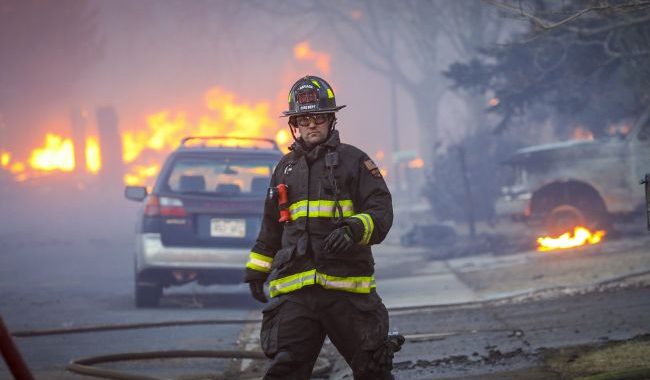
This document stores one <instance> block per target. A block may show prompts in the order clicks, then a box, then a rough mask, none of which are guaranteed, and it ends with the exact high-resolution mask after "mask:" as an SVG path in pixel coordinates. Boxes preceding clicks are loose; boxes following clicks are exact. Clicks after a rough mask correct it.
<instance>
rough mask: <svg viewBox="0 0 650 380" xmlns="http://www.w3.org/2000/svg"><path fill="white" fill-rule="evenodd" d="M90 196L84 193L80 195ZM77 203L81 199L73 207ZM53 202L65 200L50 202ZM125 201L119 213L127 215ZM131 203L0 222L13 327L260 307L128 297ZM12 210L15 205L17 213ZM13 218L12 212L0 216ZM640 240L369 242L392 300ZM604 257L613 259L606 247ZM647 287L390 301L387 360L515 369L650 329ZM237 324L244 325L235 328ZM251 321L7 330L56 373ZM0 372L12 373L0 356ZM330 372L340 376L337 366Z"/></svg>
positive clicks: (221, 333) (613, 266)
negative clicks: (552, 353) (456, 251)
mask: <svg viewBox="0 0 650 380" xmlns="http://www.w3.org/2000/svg"><path fill="white" fill-rule="evenodd" d="M89 204H92V203H91V202H89ZM79 207H81V206H79ZM61 208H64V206H61ZM127 211H128V212H127ZM132 211H133V210H125V213H124V214H121V215H114V216H112V218H102V219H97V218H86V219H84V218H75V219H66V218H60V219H56V218H52V215H51V214H54V215H56V214H57V212H58V210H57V209H54V210H50V211H49V214H50V215H49V217H48V218H41V219H38V218H31V219H29V218H24V219H22V220H18V221H16V222H14V221H13V220H14V219H11V215H9V217H8V218H7V219H5V220H4V221H3V222H2V224H0V252H2V254H0V295H1V296H0V314H1V315H2V317H3V319H4V321H5V323H6V324H7V326H8V327H9V329H10V330H12V331H24V330H39V329H49V328H61V327H79V326H88V325H104V324H124V323H143V322H165V321H173V320H181V321H187V320H198V319H202V320H203V319H247V318H258V317H259V309H260V307H259V305H257V304H256V303H255V302H254V301H253V300H252V299H251V298H250V296H249V295H248V293H247V289H246V288H245V286H241V287H231V288H218V287H209V288H204V287H200V286H198V285H197V286H192V285H189V286H186V287H183V288H179V289H176V290H174V291H173V292H171V293H169V292H168V293H166V296H165V297H164V298H163V301H162V305H161V307H160V308H157V309H136V308H135V307H134V306H133V293H132V288H133V279H132V275H133V267H132V263H133V256H132V243H133V232H132V226H133V221H132V220H131V219H132V218H129V217H128V216H125V215H132ZM16 212H19V211H16ZM10 221H11V222H10ZM647 243H648V242H647V239H646V240H643V239H641V240H639V241H636V243H634V244H631V243H630V244H628V243H625V242H623V243H621V242H619V243H616V242H613V243H611V244H609V245H603V248H595V249H591V250H583V251H580V250H578V251H576V252H573V253H570V254H569V253H567V254H564V255H554V256H540V255H538V254H536V253H531V252H527V253H521V254H517V255H510V256H486V255H483V256H478V257H475V258H463V259H456V260H448V261H439V262H435V261H434V262H431V261H427V260H426V252H424V251H423V250H405V249H402V248H399V247H395V246H389V245H386V246H383V247H380V248H378V249H377V250H376V261H377V266H378V285H379V289H380V294H381V295H382V296H383V297H384V300H385V302H386V304H387V305H388V306H389V307H400V306H406V305H409V304H418V305H440V304H449V303H456V302H472V301H485V300H490V299H493V298H498V296H503V295H512V294H520V293H522V292H526V291H530V290H534V289H539V288H542V289H546V288H549V287H553V286H566V287H567V288H572V287H579V286H580V285H584V284H586V283H590V282H594V281H596V282H597V281H602V280H607V279H608V278H610V277H616V276H620V275H622V274H625V273H630V272H634V271H640V270H647V269H650V254H648V252H647V251H648V249H647V247H648V244H647ZM614 254H615V256H614ZM648 294H649V293H648V288H647V287H644V286H643V285H638V284H637V285H635V286H630V287H625V288H614V289H608V290H607V291H604V292H598V291H596V292H589V293H586V294H582V293H580V292H573V293H570V295H569V296H567V295H564V296H562V294H559V295H560V296H561V297H555V298H553V297H551V299H548V297H547V298H544V299H542V300H536V299H533V300H532V301H530V302H523V303H506V304H490V305H488V306H483V307H466V306H465V307H440V306H437V307H433V308H430V309H426V310H418V311H409V312H405V311H399V312H398V311H393V312H392V313H391V325H392V326H393V327H394V328H398V329H399V330H400V332H402V333H405V334H408V335H410V336H411V339H410V340H409V342H408V343H407V345H406V346H405V348H404V350H403V351H402V352H400V353H399V354H398V355H397V357H396V372H395V373H396V378H397V379H430V378H438V377H443V378H444V377H451V378H462V377H463V376H474V375H477V374H478V375H479V376H480V375H481V374H484V373H488V372H494V371H499V370H503V369H509V368H514V369H516V368H526V367H527V366H531V365H534V364H535V363H536V360H538V356H537V355H538V353H539V352H540V350H541V349H542V348H543V347H558V346H563V345H569V344H578V343H583V342H586V343H589V342H598V341H602V340H605V339H627V338H630V337H632V336H635V335H638V334H643V333H648V332H650V322H648V321H650V319H648V318H647V315H648V314H650V297H648ZM244 330H247V331H244ZM254 330H255V326H254V325H248V326H243V325H218V326H216V325H210V326H195V327H165V328H160V329H147V330H127V331H113V332H101V333H83V334H73V335H56V336H45V337H32V338H17V339H16V341H17V343H18V345H19V348H20V350H21V351H22V353H23V355H24V357H25V360H26V361H27V363H28V364H29V366H30V367H31V369H32V371H33V372H34V373H35V375H36V378H38V379H82V378H87V377H81V376H77V375H73V374H70V373H69V372H66V371H65V369H64V368H65V366H66V364H67V363H68V362H69V361H70V360H73V359H78V358H82V357H88V356H94V355H104V354H112V353H122V352H140V351H153V350H171V349H192V350H201V349H204V350H222V349H225V350H232V349H239V348H241V347H243V346H245V345H246V343H251V344H249V345H248V348H249V349H255V348H256V346H255V339H256V333H255V331H254ZM0 363H2V364H0V379H9V378H11V377H10V375H9V372H8V370H7V369H6V367H5V365H4V362H0ZM238 366H239V363H238V362H232V361H230V360H204V359H200V360H191V361H188V360H168V361H164V362H160V361H149V362H145V363H141V364H128V365H121V364H120V365H114V366H110V368H117V369H128V370H130V371H136V372H141V373H147V374H150V375H167V376H177V377H178V376H183V375H189V374H197V373H203V374H211V375H214V374H218V373H222V372H223V371H226V370H228V369H232V368H233V367H238ZM339 369H340V371H338V372H335V373H334V375H333V376H332V378H337V377H336V376H338V375H340V376H344V375H345V368H339Z"/></svg>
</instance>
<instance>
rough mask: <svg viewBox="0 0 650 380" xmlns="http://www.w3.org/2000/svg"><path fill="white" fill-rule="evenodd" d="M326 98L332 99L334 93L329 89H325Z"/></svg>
mask: <svg viewBox="0 0 650 380" xmlns="http://www.w3.org/2000/svg"><path fill="white" fill-rule="evenodd" d="M327 98H329V99H332V98H334V93H333V92H332V89H331V88H328V89H327Z"/></svg>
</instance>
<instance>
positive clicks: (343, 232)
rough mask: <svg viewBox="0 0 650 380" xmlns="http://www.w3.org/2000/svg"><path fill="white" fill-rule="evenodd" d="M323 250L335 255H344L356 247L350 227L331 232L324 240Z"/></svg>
mask: <svg viewBox="0 0 650 380" xmlns="http://www.w3.org/2000/svg"><path fill="white" fill-rule="evenodd" d="M324 243H325V244H324V245H323V248H324V249H325V250H326V251H328V252H331V253H333V254H335V255H338V254H340V253H343V252H345V251H347V250H348V249H350V248H351V247H352V245H354V239H353V238H352V231H351V230H350V227H348V226H343V227H339V228H337V229H335V230H334V231H332V232H330V234H329V235H327V237H326V238H325V240H324Z"/></svg>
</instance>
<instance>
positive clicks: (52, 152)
mask: <svg viewBox="0 0 650 380" xmlns="http://www.w3.org/2000/svg"><path fill="white" fill-rule="evenodd" d="M29 164H30V165H31V167H32V168H34V169H37V170H41V171H52V170H61V171H64V172H70V171H72V170H73V169H74V146H73V145H72V140H70V139H64V138H62V137H61V136H58V135H55V134H52V133H48V134H47V135H46V136H45V146H44V147H42V148H36V149H34V151H33V152H32V155H31V158H30V159H29Z"/></svg>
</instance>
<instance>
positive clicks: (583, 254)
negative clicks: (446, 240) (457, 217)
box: [374, 237, 650, 308]
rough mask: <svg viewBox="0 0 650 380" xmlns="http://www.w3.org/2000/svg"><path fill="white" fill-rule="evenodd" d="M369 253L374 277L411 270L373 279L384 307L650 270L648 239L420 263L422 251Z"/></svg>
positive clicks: (507, 293)
mask: <svg viewBox="0 0 650 380" xmlns="http://www.w3.org/2000/svg"><path fill="white" fill-rule="evenodd" d="M374 251H375V261H376V263H377V264H376V266H377V270H378V272H379V273H384V274H386V273H390V268H391V267H395V266H396V265H405V264H404V263H405V262H406V263H409V264H408V267H409V268H410V269H411V273H410V274H408V275H400V276H399V277H395V278H391V276H386V275H384V277H383V278H382V277H381V276H379V275H378V277H377V289H378V292H379V294H380V295H381V297H382V299H383V300H384V303H385V304H386V306H387V307H388V308H395V307H404V306H424V305H431V306H435V305H448V304H456V303H468V302H478V301H491V300H496V299H500V298H504V297H511V296H515V295H524V294H530V293H534V292H539V291H541V290H548V289H567V288H579V287H585V286H588V285H592V284H596V283H601V282H605V281H610V280H616V279H617V278H621V277H625V276H628V275H630V274H635V273H637V274H638V273H644V272H648V271H650V237H640V238H636V239H632V240H630V239H628V240H617V241H610V242H607V241H606V242H604V243H602V244H600V245H595V246H587V247H582V248H577V249H573V250H566V251H556V252H535V251H531V252H522V253H518V254H514V255H507V256H494V255H479V256H473V257H467V258H457V259H451V260H443V261H424V260H423V259H422V257H423V254H424V253H425V251H424V250H422V249H404V248H402V247H397V246H380V247H377V248H374ZM397 257H399V261H397V260H396V258H397ZM406 270H408V268H402V271H406ZM402 274H403V273H402Z"/></svg>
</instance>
